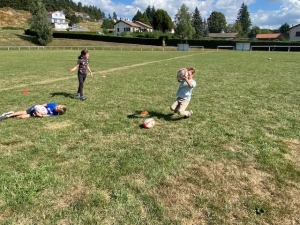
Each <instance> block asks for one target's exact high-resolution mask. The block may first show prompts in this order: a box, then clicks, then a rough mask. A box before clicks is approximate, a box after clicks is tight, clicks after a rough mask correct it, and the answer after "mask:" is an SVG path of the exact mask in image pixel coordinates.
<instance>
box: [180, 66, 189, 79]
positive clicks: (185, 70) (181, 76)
mask: <svg viewBox="0 0 300 225" xmlns="http://www.w3.org/2000/svg"><path fill="white" fill-rule="evenodd" d="M188 75H189V71H188V70H187V69H186V68H182V69H180V70H179V71H178V72H177V80H178V81H182V80H183V77H185V76H188Z"/></svg>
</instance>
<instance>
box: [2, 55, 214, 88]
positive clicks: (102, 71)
mask: <svg viewBox="0 0 300 225" xmlns="http://www.w3.org/2000/svg"><path fill="white" fill-rule="evenodd" d="M205 53H210V52H205ZM200 54H204V53H202V52H201V53H197V54H192V55H185V56H178V57H173V58H169V59H162V60H156V61H151V62H144V63H138V64H133V65H129V66H121V67H117V68H112V69H108V70H101V71H96V72H93V74H96V73H110V72H115V71H118V70H123V69H127V68H133V67H137V66H144V65H148V64H152V63H159V62H164V61H171V60H174V59H181V58H186V57H191V56H196V55H200ZM72 78H74V77H73V76H68V77H62V78H57V79H50V80H43V81H39V82H32V83H30V84H20V85H16V86H13V87H8V88H2V89H0V91H8V90H12V89H16V88H23V87H27V86H32V85H39V84H49V83H53V82H56V81H62V80H68V79H72Z"/></svg>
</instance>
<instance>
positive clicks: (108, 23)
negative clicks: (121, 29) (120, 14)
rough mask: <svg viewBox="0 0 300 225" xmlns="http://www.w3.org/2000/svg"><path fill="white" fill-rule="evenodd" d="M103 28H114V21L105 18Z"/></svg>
mask: <svg viewBox="0 0 300 225" xmlns="http://www.w3.org/2000/svg"><path fill="white" fill-rule="evenodd" d="M101 28H104V29H113V28H114V21H112V20H111V19H104V20H103V22H102V24H101Z"/></svg>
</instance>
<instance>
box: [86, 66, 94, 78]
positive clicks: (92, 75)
mask: <svg viewBox="0 0 300 225" xmlns="http://www.w3.org/2000/svg"><path fill="white" fill-rule="evenodd" d="M87 69H88V71H89V72H90V74H91V76H93V73H92V70H91V69H90V67H89V66H87Z"/></svg>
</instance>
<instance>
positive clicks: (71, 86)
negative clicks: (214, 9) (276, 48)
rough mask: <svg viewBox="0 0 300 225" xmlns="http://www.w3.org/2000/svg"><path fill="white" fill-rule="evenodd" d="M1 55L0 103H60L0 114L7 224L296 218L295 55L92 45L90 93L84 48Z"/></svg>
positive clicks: (298, 86)
mask: <svg viewBox="0 0 300 225" xmlns="http://www.w3.org/2000/svg"><path fill="white" fill-rule="evenodd" d="M1 53H2V58H1V61H0V74H1V75H0V76H1V82H0V93H1V99H0V109H1V113H2V112H5V111H10V110H14V111H17V110H24V109H27V108H28V107H30V106H31V105H33V104H37V103H45V102H51V101H54V102H57V103H59V104H65V105H67V107H68V110H67V113H66V114H65V115H63V116H58V117H53V118H52V117H51V118H43V119H39V118H29V119H25V120H22V119H16V118H12V119H7V120H3V121H1V122H0V154H1V158H0V163H1V167H0V174H1V177H0V223H1V224H143V225H144V224H155V225H156V224H230V225H231V224H243V225H244V224H251V225H252V224H281V225H282V224H300V197H299V196H300V183H299V181H300V139H299V136H300V129H299V128H300V119H299V118H300V106H299V105H300V79H299V74H298V64H299V62H298V61H299V60H298V58H299V53H291V52H235V51H219V52H216V51H214V52H212V51H204V52H200V51H199V52H180V51H172V52H162V51H153V52H152V51H147V52H146V51H101V50H100V51H90V60H91V63H90V67H91V69H92V70H93V71H94V77H92V78H91V77H88V78H87V80H86V82H85V87H84V94H85V95H86V97H87V100H86V101H84V102H81V101H79V100H78V99H75V98H74V95H75V93H76V91H77V74H76V72H73V73H69V72H68V71H67V70H68V68H70V67H73V66H75V64H76V59H77V56H78V55H79V51H72V50H66V51H62V50H44V51H43V50H39V51H37V50H35V51H26V50H24V51H17V50H14V51H4V50H3V51H1ZM268 58H272V59H271V60H268ZM190 66H192V67H195V68H196V75H195V80H196V81H197V87H196V88H195V90H194V92H193V96H192V101H191V103H190V105H189V107H188V108H189V109H191V110H193V112H194V114H193V115H192V117H191V118H189V119H182V118H181V117H180V116H179V115H172V114H170V113H171V112H170V111H169V106H170V104H171V103H172V102H173V101H174V100H175V93H176V90H177V88H178V82H177V81H176V79H175V74H176V71H177V70H178V69H179V68H181V67H190ZM24 90H28V91H29V94H23V93H22V92H23V91H24ZM141 110H148V111H149V113H150V115H149V117H152V118H154V119H155V121H156V125H155V126H154V127H153V128H152V129H142V128H141V127H140V125H141V124H142V122H143V120H144V119H145V118H147V117H142V116H140V115H139V112H140V111H141Z"/></svg>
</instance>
